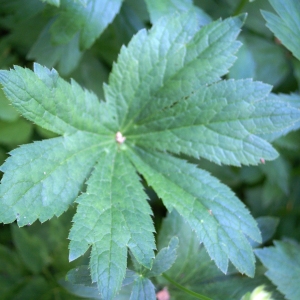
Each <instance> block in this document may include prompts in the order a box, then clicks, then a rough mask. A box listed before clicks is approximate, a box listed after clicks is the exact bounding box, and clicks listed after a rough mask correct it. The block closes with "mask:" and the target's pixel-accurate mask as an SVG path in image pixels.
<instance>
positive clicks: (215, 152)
mask: <svg viewBox="0 0 300 300" xmlns="http://www.w3.org/2000/svg"><path fill="white" fill-rule="evenodd" d="M269 91H270V86H268V85H265V84H262V83H260V82H252V81H251V80H238V81H234V80H228V81H221V82H218V83H216V84H213V85H210V86H209V87H206V88H205V89H200V90H198V91H196V92H195V93H194V94H193V95H191V96H190V97H188V99H187V100H186V101H181V102H179V103H177V104H176V105H174V106H173V107H171V108H169V109H168V110H165V111H162V112H160V113H157V114H155V115H153V116H150V117H148V120H146V121H145V120H144V121H143V122H141V123H140V124H139V125H140V126H137V127H136V129H135V130H134V129H133V130H131V131H130V134H128V139H132V140H133V142H134V143H136V144H137V145H141V146H142V147H149V148H152V149H159V150H164V151H165V150H167V151H171V152H173V153H185V154H188V155H191V156H194V157H196V158H198V157H199V156H200V157H204V158H206V159H209V160H211V161H213V162H215V163H218V164H220V163H223V164H231V165H237V166H239V165H240V164H241V163H243V164H258V163H259V162H260V159H261V158H264V159H266V160H272V159H275V158H276V157H277V155H278V154H277V152H276V151H275V150H274V148H273V147H272V146H271V145H270V144H268V143H267V142H265V141H264V140H262V139H261V138H260V137H258V136H256V135H258V134H262V133H272V132H276V131H279V130H283V129H284V128H290V127H292V126H293V125H294V124H295V123H296V122H297V121H298V120H299V117H300V111H299V110H298V109H294V108H292V107H290V106H289V105H288V104H286V103H284V102H283V101H277V100H275V99H274V100H271V99H270V100H268V101H267V99H266V96H267V95H268V93H269ZM131 135H132V136H131Z"/></svg>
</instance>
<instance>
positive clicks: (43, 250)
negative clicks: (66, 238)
mask: <svg viewBox="0 0 300 300" xmlns="http://www.w3.org/2000/svg"><path fill="white" fill-rule="evenodd" d="M11 230H12V238H13V242H14V245H15V247H16V248H17V250H18V253H19V255H20V257H21V258H22V260H23V263H24V264H25V265H26V267H27V268H28V270H30V271H31V272H32V273H33V274H38V273H40V272H41V271H42V269H43V268H44V267H46V266H47V265H48V264H49V262H50V254H49V253H48V249H47V246H46V244H42V243H41V240H40V239H39V238H38V237H36V236H31V235H30V234H29V232H28V231H26V229H25V228H18V226H17V225H15V224H12V225H11ZM33 253H34V255H33Z"/></svg>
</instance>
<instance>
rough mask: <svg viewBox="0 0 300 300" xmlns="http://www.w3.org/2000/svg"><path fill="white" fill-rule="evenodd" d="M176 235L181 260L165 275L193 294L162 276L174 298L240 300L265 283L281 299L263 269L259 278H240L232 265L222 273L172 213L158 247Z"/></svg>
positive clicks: (165, 222) (178, 216) (264, 230)
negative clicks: (196, 295)
mask: <svg viewBox="0 0 300 300" xmlns="http://www.w3.org/2000/svg"><path fill="white" fill-rule="evenodd" d="M260 230H261V231H262V235H263V236H266V232H267V230H268V228H266V227H265V228H264V227H260ZM174 235H176V236H177V237H178V239H179V247H178V249H177V255H178V258H177V260H176V262H175V263H174V264H173V265H172V267H171V269H170V270H168V271H167V272H166V273H165V275H167V277H168V279H169V280H170V279H171V280H172V281H173V282H175V283H177V284H179V285H181V286H182V287H183V288H185V289H186V291H191V294H188V293H187V292H185V291H183V289H181V290H179V289H177V288H176V287H175V286H174V285H173V284H170V281H169V280H166V277H159V278H158V282H159V283H160V284H161V285H163V286H167V287H168V289H169V293H170V295H171V297H172V299H175V300H181V299H186V300H194V299H196V297H195V293H197V294H199V295H198V298H199V299H214V300H223V299H232V300H240V299H241V297H242V296H243V295H244V294H245V293H246V292H247V291H252V290H253V289H254V288H255V287H257V286H258V285H261V284H264V285H265V286H266V287H267V289H268V290H271V291H272V296H274V299H280V298H277V297H276V296H277V293H276V292H275V293H274V290H275V287H274V286H273V285H272V284H271V283H270V282H269V281H268V280H267V278H266V277H265V276H264V275H263V273H264V268H262V267H260V268H257V269H256V272H255V278H251V279H250V278H248V277H246V276H240V274H239V273H238V272H237V270H235V269H234V268H233V266H232V265H230V266H229V270H228V274H226V275H224V274H222V273H221V272H220V270H219V269H218V268H216V266H215V265H214V264H213V263H212V261H211V259H210V257H209V256H208V255H207V252H206V250H205V248H204V247H203V246H201V245H199V242H198V237H197V235H196V233H195V232H193V231H192V230H191V228H190V227H189V226H188V224H187V223H186V222H185V220H184V218H182V217H181V216H180V215H179V214H178V213H177V212H176V211H172V213H170V214H168V216H167V217H166V218H165V219H164V220H163V223H162V227H161V230H160V232H159V235H158V240H157V246H158V248H159V249H160V248H162V247H165V246H166V245H167V241H168V239H170V238H171V237H172V236H174ZM173 282H172V283H173ZM193 293H194V295H193ZM208 297H209V298H208ZM272 299H273V298H272Z"/></svg>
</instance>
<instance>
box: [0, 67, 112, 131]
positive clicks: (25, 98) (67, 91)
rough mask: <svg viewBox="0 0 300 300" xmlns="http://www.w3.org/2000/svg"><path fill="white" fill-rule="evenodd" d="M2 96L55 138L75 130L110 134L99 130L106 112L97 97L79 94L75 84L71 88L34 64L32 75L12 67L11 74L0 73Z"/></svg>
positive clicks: (51, 71)
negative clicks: (54, 135) (3, 94)
mask: <svg viewBox="0 0 300 300" xmlns="http://www.w3.org/2000/svg"><path fill="white" fill-rule="evenodd" d="M0 82H1V83H2V84H3V85H5V87H4V92H5V94H6V96H7V97H8V98H9V99H10V100H11V101H12V104H13V105H14V106H15V107H16V109H17V110H18V111H19V112H21V113H22V115H23V116H24V117H25V118H27V119H28V120H30V121H32V122H34V123H36V124H37V125H40V126H41V127H43V128H45V129H48V130H50V131H53V132H56V133H58V134H66V133H69V134H72V133H74V132H76V131H77V130H82V131H87V132H91V133H97V134H100V133H103V134H105V135H107V134H111V135H113V133H112V132H111V131H110V130H109V129H107V128H106V127H104V126H103V122H101V121H102V120H103V118H105V115H106V114H105V113H104V111H103V110H105V109H106V107H105V105H104V103H103V102H102V103H101V104H100V105H99V100H98V99H97V97H96V96H95V95H94V94H92V93H90V92H88V91H87V90H83V89H82V88H81V87H80V86H79V85H78V84H77V83H76V82H75V81H73V80H72V81H71V84H69V83H67V82H66V81H64V80H63V79H61V78H60V77H59V75H58V73H57V72H56V71H55V70H54V69H52V70H49V69H47V68H45V67H42V66H40V65H38V64H34V72H32V71H31V70H29V69H23V68H21V67H18V66H15V70H10V71H0Z"/></svg>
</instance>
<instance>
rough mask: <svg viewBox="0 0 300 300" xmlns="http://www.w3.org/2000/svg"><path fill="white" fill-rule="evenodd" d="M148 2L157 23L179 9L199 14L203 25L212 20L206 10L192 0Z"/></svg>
mask: <svg viewBox="0 0 300 300" xmlns="http://www.w3.org/2000/svg"><path fill="white" fill-rule="evenodd" d="M146 4H147V7H148V11H149V14H150V19H151V22H152V23H155V22H156V21H157V20H158V19H159V18H161V17H164V16H166V15H171V14H173V13H175V12H178V11H180V12H186V11H192V10H193V11H195V12H196V13H197V14H198V16H199V19H200V23H201V25H204V24H207V23H209V22H210V21H211V18H210V17H209V16H208V15H207V14H206V13H205V12H204V11H202V10H201V9H200V8H198V7H196V6H194V4H193V1H192V0H164V1H160V0H146Z"/></svg>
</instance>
